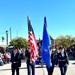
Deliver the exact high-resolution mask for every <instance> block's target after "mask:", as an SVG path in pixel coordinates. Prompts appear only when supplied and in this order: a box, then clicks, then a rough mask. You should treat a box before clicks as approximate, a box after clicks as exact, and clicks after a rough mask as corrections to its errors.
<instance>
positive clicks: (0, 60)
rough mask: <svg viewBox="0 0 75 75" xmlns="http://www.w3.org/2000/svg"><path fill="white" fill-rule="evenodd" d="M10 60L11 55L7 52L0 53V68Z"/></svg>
mask: <svg viewBox="0 0 75 75" xmlns="http://www.w3.org/2000/svg"><path fill="white" fill-rule="evenodd" d="M10 60H11V54H10V53H9V52H6V53H4V54H3V53H1V52H0V66H2V65H4V64H6V63H9V62H10Z"/></svg>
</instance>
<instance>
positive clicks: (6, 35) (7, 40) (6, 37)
mask: <svg viewBox="0 0 75 75" xmlns="http://www.w3.org/2000/svg"><path fill="white" fill-rule="evenodd" d="M6 46H7V47H8V31H7V30H6Z"/></svg>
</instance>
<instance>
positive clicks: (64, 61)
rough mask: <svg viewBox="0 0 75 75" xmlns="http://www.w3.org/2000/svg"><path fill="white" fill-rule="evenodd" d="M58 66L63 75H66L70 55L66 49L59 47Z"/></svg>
mask: <svg viewBox="0 0 75 75" xmlns="http://www.w3.org/2000/svg"><path fill="white" fill-rule="evenodd" d="M57 64H58V66H59V68H60V72H61V75H66V71H67V66H68V64H69V61H68V55H67V53H66V52H65V49H64V47H59V53H58V54H57Z"/></svg>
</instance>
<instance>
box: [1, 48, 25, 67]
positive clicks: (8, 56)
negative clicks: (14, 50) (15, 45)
mask: <svg viewBox="0 0 75 75" xmlns="http://www.w3.org/2000/svg"><path fill="white" fill-rule="evenodd" d="M18 52H19V53H20V55H21V59H25V50H23V49H18ZM10 62H11V53H10V52H4V53H2V52H0V66H3V65H4V64H7V63H10Z"/></svg>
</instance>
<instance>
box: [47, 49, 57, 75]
mask: <svg viewBox="0 0 75 75" xmlns="http://www.w3.org/2000/svg"><path fill="white" fill-rule="evenodd" d="M50 53H51V57H50V58H51V66H50V68H48V67H47V66H46V68H47V72H48V75H53V71H54V66H55V65H56V60H57V58H56V56H57V55H56V54H57V53H54V51H53V49H52V48H50Z"/></svg>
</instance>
